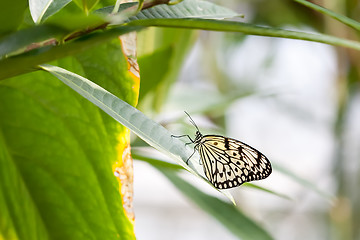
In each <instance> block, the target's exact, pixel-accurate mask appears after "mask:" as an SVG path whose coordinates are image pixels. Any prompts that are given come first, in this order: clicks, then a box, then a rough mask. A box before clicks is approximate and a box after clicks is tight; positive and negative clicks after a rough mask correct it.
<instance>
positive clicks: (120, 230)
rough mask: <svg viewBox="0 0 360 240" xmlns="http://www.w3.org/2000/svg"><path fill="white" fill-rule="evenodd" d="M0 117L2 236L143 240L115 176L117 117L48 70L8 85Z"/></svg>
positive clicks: (0, 92) (0, 87) (0, 95)
mask: <svg viewBox="0 0 360 240" xmlns="http://www.w3.org/2000/svg"><path fill="white" fill-rule="evenodd" d="M62 62H63V64H64V65H67V66H69V65H71V66H72V63H73V59H67V61H66V60H63V61H62ZM66 62H67V64H65V63H66ZM49 77H50V78H49ZM0 115H1V118H0V145H1V147H0V158H1V159H0V207H1V209H0V212H1V217H0V219H1V221H0V231H1V234H0V236H1V237H2V235H4V236H6V237H5V239H22V240H27V239H29V240H30V239H37V240H42V239H70V240H71V239H76V240H79V239H103V238H105V239H134V238H135V237H134V234H133V226H132V224H131V223H130V222H129V221H128V219H127V217H126V215H125V213H124V209H123V206H122V199H121V197H120V194H119V191H118V190H119V187H118V182H117V180H116V178H115V177H114V174H113V171H112V161H113V160H114V159H116V158H117V151H116V144H117V141H116V136H117V134H118V131H117V130H116V128H115V127H109V125H108V123H109V121H110V120H112V119H111V118H109V117H108V116H106V115H103V114H101V111H100V110H99V109H98V108H96V107H95V106H94V105H93V104H90V103H89V102H88V101H86V100H84V99H83V98H82V97H79V96H78V95H77V94H74V92H73V91H72V90H70V89H69V88H67V87H66V86H64V85H63V84H62V83H60V82H59V81H57V80H54V79H51V76H50V75H49V74H48V73H45V72H40V71H39V72H36V73H32V74H27V75H23V76H20V77H16V78H12V79H7V80H5V81H2V82H1V83H0ZM112 122H113V124H114V125H115V124H116V122H115V121H113V120H112ZM5 234H6V235H5ZM8 236H10V237H11V238H7V237H8ZM12 237H14V238H12ZM16 237H18V238H16Z"/></svg>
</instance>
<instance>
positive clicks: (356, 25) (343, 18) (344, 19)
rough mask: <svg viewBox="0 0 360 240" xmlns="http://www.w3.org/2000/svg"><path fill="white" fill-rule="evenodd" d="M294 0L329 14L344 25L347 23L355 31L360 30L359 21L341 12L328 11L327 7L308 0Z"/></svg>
mask: <svg viewBox="0 0 360 240" xmlns="http://www.w3.org/2000/svg"><path fill="white" fill-rule="evenodd" d="M295 2H298V3H300V4H302V5H304V6H306V7H309V8H311V9H313V10H315V11H317V12H320V13H322V14H325V15H327V16H330V17H332V18H334V19H336V20H338V21H339V22H342V23H344V24H346V25H348V26H349V27H351V28H354V29H355V30H357V31H360V23H359V22H358V21H355V20H353V19H351V18H348V17H346V16H344V15H341V14H338V13H335V12H333V11H330V10H329V9H326V8H323V7H320V6H318V5H316V4H314V3H311V2H309V1H304V0H295Z"/></svg>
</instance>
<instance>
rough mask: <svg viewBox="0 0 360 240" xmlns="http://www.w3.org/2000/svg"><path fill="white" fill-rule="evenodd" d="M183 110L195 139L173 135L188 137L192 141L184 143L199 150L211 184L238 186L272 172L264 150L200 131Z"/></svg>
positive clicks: (228, 186)
mask: <svg viewBox="0 0 360 240" xmlns="http://www.w3.org/2000/svg"><path fill="white" fill-rule="evenodd" d="M185 113H186V114H187V115H188V116H189V118H190V122H191V123H192V124H193V125H194V126H195V127H196V129H197V131H196V134H195V139H194V140H193V139H191V138H190V136H189V135H182V136H173V137H188V138H189V139H190V141H191V142H190V143H186V144H195V145H194V153H195V150H197V151H198V152H199V154H200V158H201V161H202V165H203V167H204V172H205V175H206V177H207V178H208V179H209V181H210V182H211V183H212V184H213V185H214V187H216V188H218V189H226V188H232V187H237V186H240V185H241V184H243V183H244V182H250V181H254V180H260V179H264V178H267V177H268V176H269V175H270V174H271V172H272V168H271V164H270V161H269V159H267V157H265V155H264V154H262V153H261V152H259V151H258V150H256V149H255V148H252V147H250V146H249V145H247V144H245V143H243V142H240V141H238V140H236V139H232V138H227V137H223V136H220V135H202V134H201V133H200V130H199V128H198V127H197V125H196V124H195V122H194V120H192V118H191V117H190V115H189V114H188V113H187V112H185ZM194 153H193V154H194ZM193 154H192V155H193ZM192 155H191V156H190V157H189V158H188V160H187V162H188V161H189V159H190V158H191V157H192Z"/></svg>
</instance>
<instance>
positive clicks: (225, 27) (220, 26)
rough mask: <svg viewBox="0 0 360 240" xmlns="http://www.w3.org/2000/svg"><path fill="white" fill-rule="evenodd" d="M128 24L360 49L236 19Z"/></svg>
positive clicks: (356, 44)
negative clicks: (228, 33)
mask: <svg viewBox="0 0 360 240" xmlns="http://www.w3.org/2000/svg"><path fill="white" fill-rule="evenodd" d="M128 25H130V26H144V27H145V26H146V27H150V26H157V27H175V28H188V29H202V30H210V31H221V32H241V33H244V34H249V35H259V36H266V37H280V38H290V39H299V40H306V41H312V42H319V43H326V44H331V45H335V46H341V47H348V48H353V49H356V50H360V43H359V42H356V41H351V40H346V39H342V38H337V37H333V36H330V35H325V34H320V33H318V34H314V33H305V32H297V31H290V30H283V29H278V28H270V27H262V26H257V25H253V24H249V23H243V22H235V21H223V20H213V19H197V18H193V19H192V18H186V19H176V18H169V19H162V18H157V19H156V18H155V19H141V20H134V21H131V22H130V23H129V24H128Z"/></svg>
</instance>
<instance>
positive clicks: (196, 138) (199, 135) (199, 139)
mask: <svg viewBox="0 0 360 240" xmlns="http://www.w3.org/2000/svg"><path fill="white" fill-rule="evenodd" d="M202 137H203V135H202V134H201V132H200V131H199V130H197V131H196V133H195V139H194V143H195V144H196V143H199V142H200V141H201V139H202Z"/></svg>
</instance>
